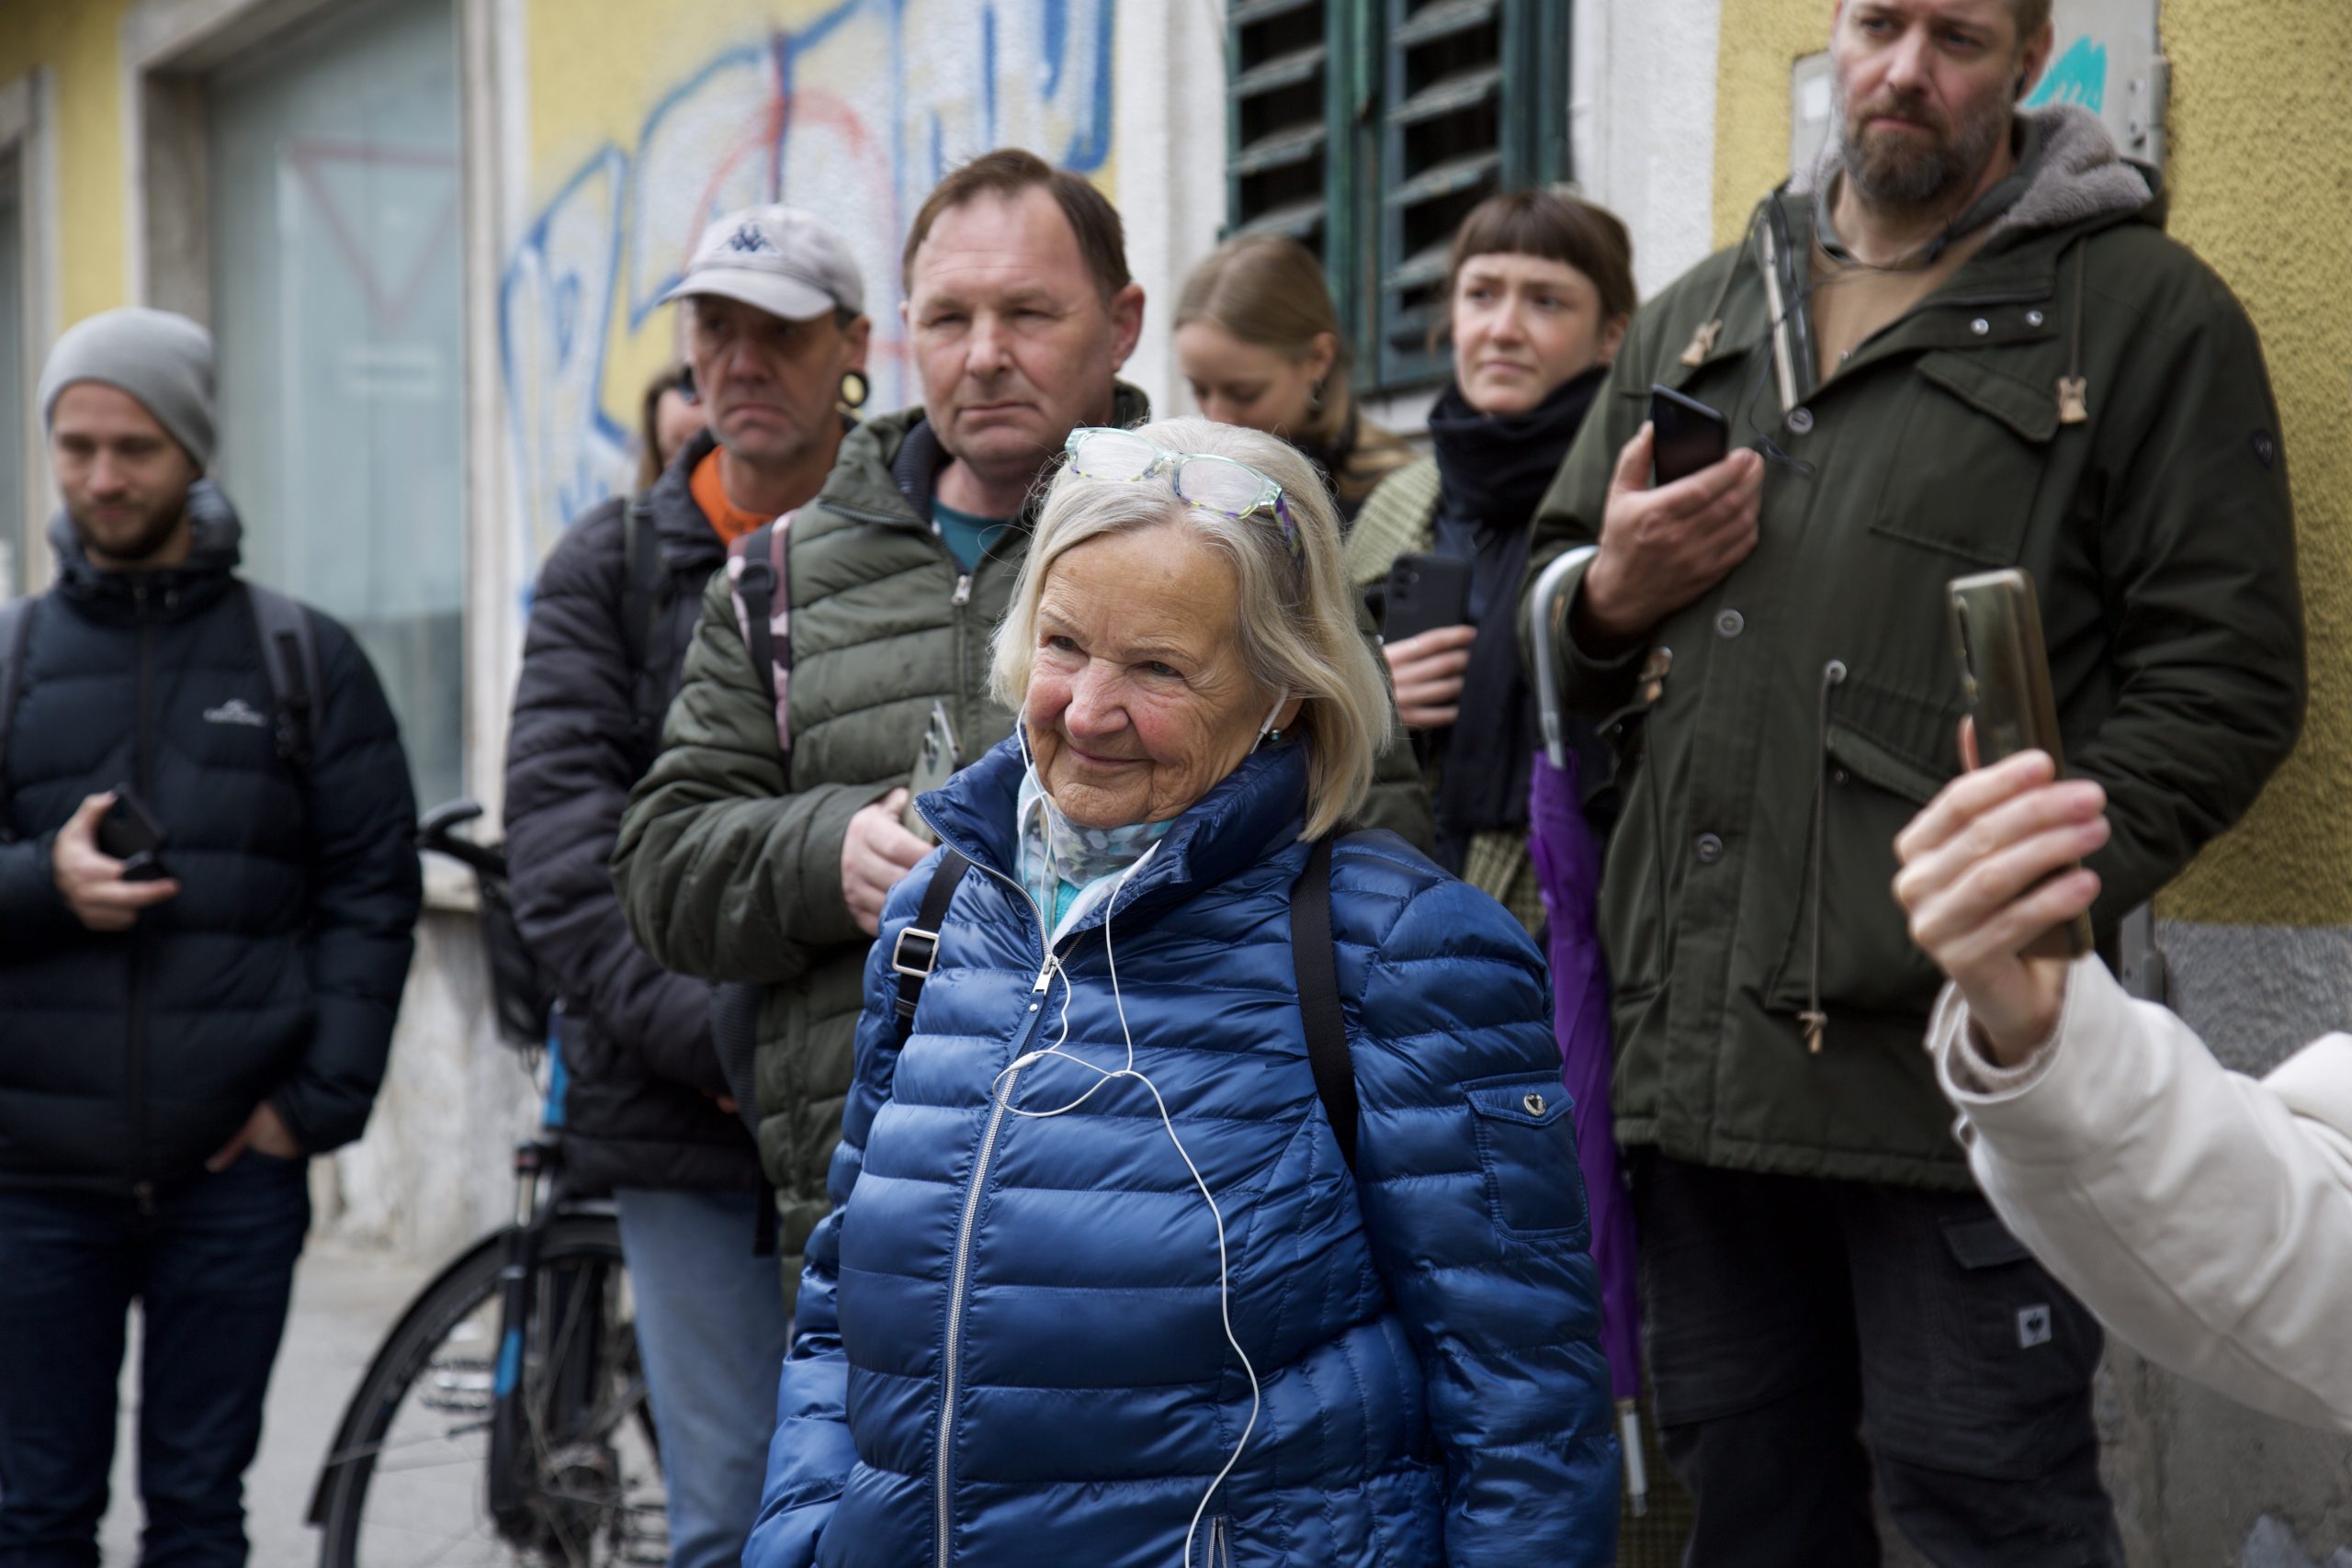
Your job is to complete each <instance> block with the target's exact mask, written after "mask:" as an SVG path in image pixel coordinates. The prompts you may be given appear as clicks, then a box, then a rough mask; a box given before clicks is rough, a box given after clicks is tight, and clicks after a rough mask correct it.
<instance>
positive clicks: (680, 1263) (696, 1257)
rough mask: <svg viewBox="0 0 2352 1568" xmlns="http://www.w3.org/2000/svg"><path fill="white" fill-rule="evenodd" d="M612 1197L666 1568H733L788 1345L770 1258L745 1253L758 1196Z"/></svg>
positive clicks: (752, 1507) (746, 1529) (755, 1499)
mask: <svg viewBox="0 0 2352 1568" xmlns="http://www.w3.org/2000/svg"><path fill="white" fill-rule="evenodd" d="M614 1196H615V1197H616V1199H617V1200H618V1202H619V1205H620V1215H621V1250H622V1251H623V1252H624V1253H626V1254H627V1255H628V1280H629V1289H630V1291H631V1292H633V1293H634V1294H635V1296H636V1298H637V1344H638V1349H639V1353H640V1354H641V1355H642V1356H643V1357H644V1358H645V1381H646V1384H647V1388H648V1392H649V1393H650V1394H651V1395H652V1398H653V1429H654V1430H655V1431H656V1432H658V1433H659V1434H660V1435H661V1439H662V1477H663V1480H664V1481H665V1482H666V1483H667V1485H668V1488H669V1494H670V1568H735V1564H736V1563H738V1562H741V1560H742V1556H743V1541H744V1539H745V1538H746V1537H747V1536H749V1535H750V1534H751V1533H752V1520H753V1519H755V1518H756V1517H758V1516H759V1511H760V1484H761V1482H762V1481H763V1479H764V1477H765V1474H766V1472H767V1460H768V1438H769V1437H770V1436H772V1435H773V1434H774V1433H775V1381H776V1374H777V1372H778V1371H779V1370H780V1369H781V1368H782V1366H783V1364H784V1352H785V1350H786V1348H788V1347H789V1346H790V1344H791V1342H792V1320H791V1319H790V1318H788V1317H786V1315H785V1311H784V1301H783V1298H782V1297H781V1296H780V1295H779V1294H778V1293H777V1290H776V1277H775V1258H754V1257H753V1256H752V1230H753V1222H754V1221H755V1219H756V1218H757V1217H758V1213H759V1203H760V1194H758V1193H756V1192H661V1191H654V1190H650V1189H647V1188H641V1187H625V1188H623V1189H621V1190H619V1191H618V1192H617V1193H616V1194H615V1195H614Z"/></svg>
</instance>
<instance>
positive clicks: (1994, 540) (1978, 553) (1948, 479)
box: [1871, 349, 2058, 576]
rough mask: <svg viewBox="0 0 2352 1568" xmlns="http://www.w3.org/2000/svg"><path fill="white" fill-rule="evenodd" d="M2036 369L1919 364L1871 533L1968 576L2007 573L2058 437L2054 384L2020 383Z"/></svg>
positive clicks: (1940, 355) (1939, 356) (1976, 360)
mask: <svg viewBox="0 0 2352 1568" xmlns="http://www.w3.org/2000/svg"><path fill="white" fill-rule="evenodd" d="M2029 358H2030V364H2029V363H2027V362H2026V361H2027V360H2028V359H2029ZM2004 361H2009V362H2011V363H2008V364H2007V365H2006V367H2005V364H2004V363H2003V362H2004ZM2044 363H2047V359H2046V355H2043V354H2042V353H2041V352H2032V353H2031V354H2030V355H2014V354H2005V353H2003V352H2002V351H2000V350H1997V349H1978V350H1974V351H1972V352H1965V353H1963V352H1959V351H1955V350H1951V349H1939V350H1937V351H1935V352H1933V353H1929V354H1924V355H1920V356H1919V359H1918V361H1917V364H1916V366H1915V367H1914V370H1915V373H1916V378H1917V384H1916V385H1914V386H1913V387H1912V388H1910V389H1908V392H1907V399H1906V400H1907V401H1908V402H1909V404H1910V407H1909V409H1908V410H1907V411H1906V412H1905V415H1904V417H1903V423H1902V430H1901V434H1900V436H1899V437H1898V438H1897V440H1896V442H1895V445H1894V451H1893V453H1892V457H1891V461H1889V463H1888V464H1887V469H1886V479H1885V481H1884V483H1883V486H1882V487H1881V489H1880V492H1879V499H1878V506H1877V509H1876V511H1875V512H1874V513H1872V515H1871V532H1872V533H1874V534H1880V535H1883V536H1887V537H1889V538H1895V539H1902V540H1905V541H1906V542H1908V543H1910V544H1915V545H1925V546H1927V547H1928V548H1930V549H1936V550H1941V551H1943V552H1945V553H1946V554H1948V555H1951V556H1955V557H1957V558H1960V559H1961V560H1963V561H1967V562H1970V563H1973V565H1975V566H1989V567H2003V566H2014V565H2015V564H2016V563H2017V560H2018V555H2019V553H2020V552H2021V550H2022V549H2023V547H2024V543H2025V536H2026V533H2027V531H2028V529H2029V528H2030V526H2031V525H2032V522H2033V519H2034V517H2035V515H2036V512H2037V508H2036V507H2035V505H2034V499H2035V497H2036V495H2037V493H2038V492H2039V491H2040V489H2041V485H2042V484H2043V483H2044V482H2045V480H2047V479H2050V477H2051V476H2050V467H2051V465H2050V443H2051V439H2052V437H2053V436H2055V435H2056V434H2058V396H2057V384H2056V381H2055V379H2054V377H2053V378H2052V379H2051V380H2049V381H2046V382H2041V383H2037V382H2035V381H2033V380H2030V379H2028V378H2027V377H2026V376H2025V375H2024V374H2021V372H2023V371H2026V370H2028V369H2030V368H2034V367H2040V366H2041V365H2042V364H2044ZM1986 498H1991V500H1990V503H1989V504H1987V503H1986ZM1951 575H1952V576H1961V575H1962V571H1961V570H1957V569H1955V570H1954V571H1953V572H1952V573H1951Z"/></svg>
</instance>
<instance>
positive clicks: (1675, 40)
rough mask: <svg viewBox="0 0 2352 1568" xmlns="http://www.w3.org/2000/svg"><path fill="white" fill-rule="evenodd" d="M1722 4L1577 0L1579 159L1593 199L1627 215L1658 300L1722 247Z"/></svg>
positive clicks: (1574, 128)
mask: <svg viewBox="0 0 2352 1568" xmlns="http://www.w3.org/2000/svg"><path fill="white" fill-rule="evenodd" d="M1721 18H1722V4H1721V0H1580V3H1579V4H1578V5H1577V6H1576V20H1575V36H1574V43H1573V54H1572V59H1571V73H1572V80H1571V86H1570V92H1569V103H1568V131H1569V137H1570V155H1571V158H1572V159H1573V162H1574V164H1575V170H1576V177H1577V185H1578V186H1580V187H1581V188H1582V190H1583V192H1584V195H1585V196H1586V197H1588V198H1589V199H1590V200H1593V201H1597V202H1599V203H1600V205H1601V206H1603V207H1606V208H1608V209H1610V210H1611V211H1612V212H1614V213H1616V214H1617V216H1618V217H1620V218H1622V219H1623V220H1625V226H1626V227H1627V228H1628V229H1629V230H1631V231H1632V232H1633V236H1634V281H1635V282H1636V283H1637V284H1638V285H1639V286H1640V288H1641V291H1642V297H1643V298H1644V299H1647V298H1649V297H1650V296H1651V295H1653V294H1655V293H1657V291H1658V290H1659V289H1661V288H1665V287H1666V286H1667V285H1668V284H1669V283H1672V282H1673V281H1674V280H1675V279H1676V278H1678V277H1679V276H1682V274H1683V273H1684V272H1686V271H1688V270H1689V269H1690V267H1691V265H1692V264H1694V263H1696V262H1698V261H1700V260H1702V259H1703V258H1704V257H1705V256H1706V255H1707V254H1708V253H1710V252H1711V251H1713V249H1714V248H1715V247H1714V235H1713V223H1714V215H1713V202H1714V195H1713V193H1714V178H1715V51H1716V45H1717V36H1718V31H1719V27H1720V23H1721Z"/></svg>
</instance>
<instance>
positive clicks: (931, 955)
mask: <svg viewBox="0 0 2352 1568" xmlns="http://www.w3.org/2000/svg"><path fill="white" fill-rule="evenodd" d="M971 869H972V863H971V862H970V861H968V860H966V859H965V858H964V857H963V856H962V855H961V854H959V853H957V852H956V851H954V850H950V851H948V852H947V853H946V855H945V856H944V858H943V859H942V860H941V861H940V863H939V864H938V866H937V867H936V868H935V869H934V870H933V872H932V874H931V881H930V882H929V883H927V884H926V885H925V886H924V887H923V890H922V908H919V909H917V910H916V911H915V918H914V921H913V923H912V924H911V925H909V926H906V927H904V928H902V929H901V930H900V931H899V940H898V942H897V944H896V945H895V946H894V947H892V949H891V950H890V967H891V968H893V969H895V970H897V971H898V972H899V1017H898V1030H899V1044H900V1045H904V1044H905V1043H907V1038H908V1036H910V1035H911V1034H912V1033H914V1032H915V1004H916V1003H917V1002H919V1001H921V1000H922V986H923V982H924V981H926V980H928V979H930V978H931V972H932V970H933V969H934V968H936V967H937V966H938V964H939V928H940V927H941V926H942V925H943V924H944V923H945V921H946V919H947V906H948V905H950V904H952V903H954V902H955V900H956V884H958V883H960V882H962V881H963V880H964V874H965V873H966V872H967V871H969V870H971Z"/></svg>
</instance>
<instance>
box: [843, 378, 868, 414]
mask: <svg viewBox="0 0 2352 1568" xmlns="http://www.w3.org/2000/svg"><path fill="white" fill-rule="evenodd" d="M872 392H873V387H872V386H871V385H870V384H869V383H868V382H867V381H866V379H865V371H863V370H844V371H842V402H844V403H846V404H848V405H849V406H850V407H851V408H854V409H862V408H864V407H865V400H866V398H867V397H868V396H869V395H871V393H872Z"/></svg>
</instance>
